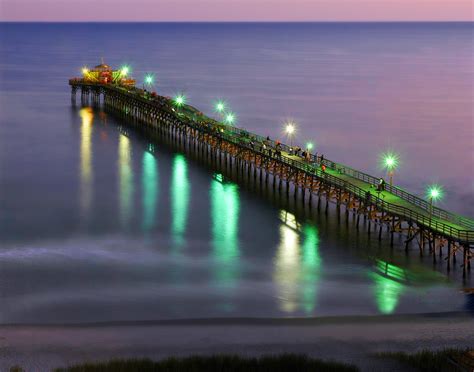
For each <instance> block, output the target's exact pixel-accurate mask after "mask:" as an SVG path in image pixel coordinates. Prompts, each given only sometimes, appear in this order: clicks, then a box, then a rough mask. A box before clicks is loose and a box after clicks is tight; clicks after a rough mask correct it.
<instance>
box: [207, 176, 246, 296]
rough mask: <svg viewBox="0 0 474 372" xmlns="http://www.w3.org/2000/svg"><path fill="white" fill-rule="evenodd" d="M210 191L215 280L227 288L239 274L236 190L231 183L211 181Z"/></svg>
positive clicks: (238, 204) (238, 208) (235, 186)
mask: <svg viewBox="0 0 474 372" xmlns="http://www.w3.org/2000/svg"><path fill="white" fill-rule="evenodd" d="M210 193H211V195H210V199H211V218H212V245H213V258H214V260H215V267H216V269H215V279H216V281H217V283H218V285H219V286H220V287H226V288H231V287H234V286H235V283H236V280H237V278H238V276H239V257H240V252H239V238H238V228H239V213H240V200H239V191H238V187H237V185H235V184H223V183H221V182H218V181H216V180H213V181H212V183H211V188H210Z"/></svg>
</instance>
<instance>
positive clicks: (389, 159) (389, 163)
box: [382, 152, 398, 171]
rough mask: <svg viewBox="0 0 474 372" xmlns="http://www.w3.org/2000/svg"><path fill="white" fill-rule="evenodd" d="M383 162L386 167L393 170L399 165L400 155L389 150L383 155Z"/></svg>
mask: <svg viewBox="0 0 474 372" xmlns="http://www.w3.org/2000/svg"><path fill="white" fill-rule="evenodd" d="M382 163H383V166H384V168H387V170H389V171H391V170H393V169H395V168H396V167H398V155H397V154H395V153H392V152H387V153H385V154H383V155H382Z"/></svg>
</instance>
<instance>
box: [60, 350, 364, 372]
mask: <svg viewBox="0 0 474 372" xmlns="http://www.w3.org/2000/svg"><path fill="white" fill-rule="evenodd" d="M117 371H123V372H128V371H140V372H164V371H166V372H185V371H186V372H193V371H195V372H201V371H206V372H221V371H226V372H227V371H228V372H264V371H265V372H266V371H268V372H270V371H272V372H285V371H300V372H305V371H308V372H309V371H324V372H357V371H358V368H357V367H355V366H350V365H346V364H342V363H336V362H325V361H321V360H317V359H311V358H308V357H306V356H302V355H292V354H288V355H280V356H265V357H261V358H242V357H239V356H236V355H224V356H212V357H199V356H193V357H188V358H183V359H177V358H168V359H165V360H162V361H159V362H153V361H151V360H149V359H141V360H138V359H135V360H115V361H110V362H105V363H97V364H84V365H80V366H74V367H70V368H64V369H57V370H55V372H117Z"/></svg>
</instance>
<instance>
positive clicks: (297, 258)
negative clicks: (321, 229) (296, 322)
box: [273, 211, 321, 314]
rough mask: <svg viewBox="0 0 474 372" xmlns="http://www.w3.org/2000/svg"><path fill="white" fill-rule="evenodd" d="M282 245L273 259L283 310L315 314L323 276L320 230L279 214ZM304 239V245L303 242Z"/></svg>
mask: <svg viewBox="0 0 474 372" xmlns="http://www.w3.org/2000/svg"><path fill="white" fill-rule="evenodd" d="M280 219H281V220H282V222H283V223H282V224H281V225H280V228H279V231H280V243H279V245H278V248H277V254H276V257H275V260H274V266H275V268H274V276H273V279H274V281H275V283H276V285H277V291H278V299H279V303H280V309H281V310H282V311H284V312H288V313H293V312H295V311H298V310H303V311H304V312H306V313H308V314H309V313H312V312H313V311H314V309H315V306H316V294H317V285H318V281H319V278H320V276H321V257H320V253H319V237H318V231H317V229H316V227H315V226H313V225H309V224H307V225H304V226H303V227H301V226H300V225H299V224H298V223H297V221H296V218H295V217H294V216H293V215H292V214H291V213H289V212H286V211H280ZM301 239H302V241H303V242H302V244H301V242H300V240H301Z"/></svg>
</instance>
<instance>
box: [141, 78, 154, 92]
mask: <svg viewBox="0 0 474 372" xmlns="http://www.w3.org/2000/svg"><path fill="white" fill-rule="evenodd" d="M154 81H155V77H154V76H153V74H146V75H145V78H144V79H143V90H145V85H146V86H148V88H150V87H151V86H152V85H153V82H154Z"/></svg>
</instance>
